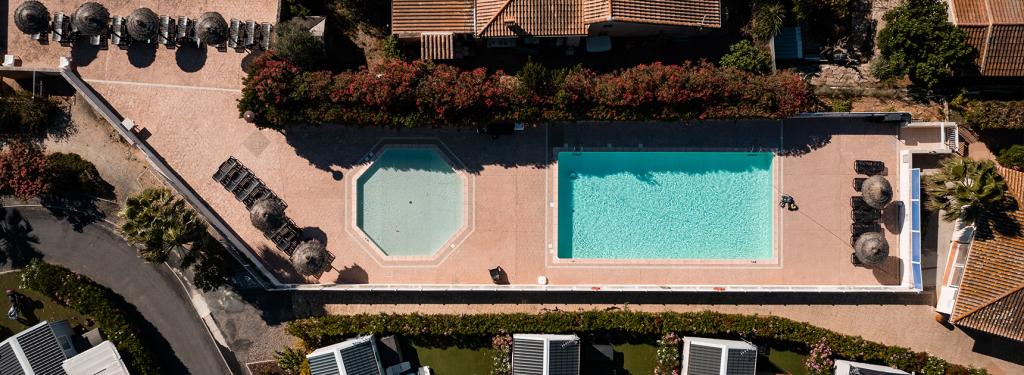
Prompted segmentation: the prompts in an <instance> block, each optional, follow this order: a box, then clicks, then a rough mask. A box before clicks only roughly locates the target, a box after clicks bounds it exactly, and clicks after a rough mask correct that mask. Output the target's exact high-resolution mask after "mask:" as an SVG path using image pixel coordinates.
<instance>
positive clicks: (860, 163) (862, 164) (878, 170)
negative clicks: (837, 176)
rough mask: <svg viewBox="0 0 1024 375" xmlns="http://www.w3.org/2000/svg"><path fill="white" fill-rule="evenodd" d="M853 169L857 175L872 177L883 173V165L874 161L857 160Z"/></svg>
mask: <svg viewBox="0 0 1024 375" xmlns="http://www.w3.org/2000/svg"><path fill="white" fill-rule="evenodd" d="M854 169H855V170H856V171H857V173H859V174H866V175H868V176H874V175H876V174H883V173H885V163H882V162H880V161H874V160H857V161H855V162H854Z"/></svg>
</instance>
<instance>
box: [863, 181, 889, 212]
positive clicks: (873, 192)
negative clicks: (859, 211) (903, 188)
mask: <svg viewBox="0 0 1024 375" xmlns="http://www.w3.org/2000/svg"><path fill="white" fill-rule="evenodd" d="M861 196H863V197H864V202H866V203H867V204H868V205H869V206H871V207H874V208H877V209H883V208H885V206H886V205H888V204H889V202H892V185H891V184H889V180H886V179H885V177H882V176H878V175H875V176H871V177H868V179H867V180H864V185H863V186H861Z"/></svg>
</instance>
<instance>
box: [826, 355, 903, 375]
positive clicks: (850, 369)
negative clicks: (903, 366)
mask: <svg viewBox="0 0 1024 375" xmlns="http://www.w3.org/2000/svg"><path fill="white" fill-rule="evenodd" d="M835 370H836V372H835V375H909V374H908V373H907V372H906V371H903V370H900V369H896V368H892V367H888V366H881V365H873V364H870V363H860V362H850V361H844V360H842V359H837V360H836V362H835Z"/></svg>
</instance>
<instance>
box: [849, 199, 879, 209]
mask: <svg viewBox="0 0 1024 375" xmlns="http://www.w3.org/2000/svg"><path fill="white" fill-rule="evenodd" d="M850 208H851V209H853V211H872V210H874V209H875V208H874V207H871V206H869V205H868V202H866V201H864V197H861V196H853V197H850Z"/></svg>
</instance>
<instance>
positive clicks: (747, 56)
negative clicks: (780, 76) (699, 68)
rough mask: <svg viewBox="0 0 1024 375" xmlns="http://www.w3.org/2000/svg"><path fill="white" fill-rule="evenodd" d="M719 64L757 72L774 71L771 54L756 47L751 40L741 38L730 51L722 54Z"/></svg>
mask: <svg viewBox="0 0 1024 375" xmlns="http://www.w3.org/2000/svg"><path fill="white" fill-rule="evenodd" d="M719 64H721V65H722V66H723V67H728V68H734V69H739V70H742V71H745V72H750V73H756V74H767V73H771V71H772V58H771V56H768V54H767V53H765V51H763V50H761V49H760V48H757V47H755V46H754V44H753V43H750V41H749V40H741V41H739V42H737V43H736V44H733V45H732V46H730V47H729V53H728V54H726V55H725V56H722V60H721V61H719Z"/></svg>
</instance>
